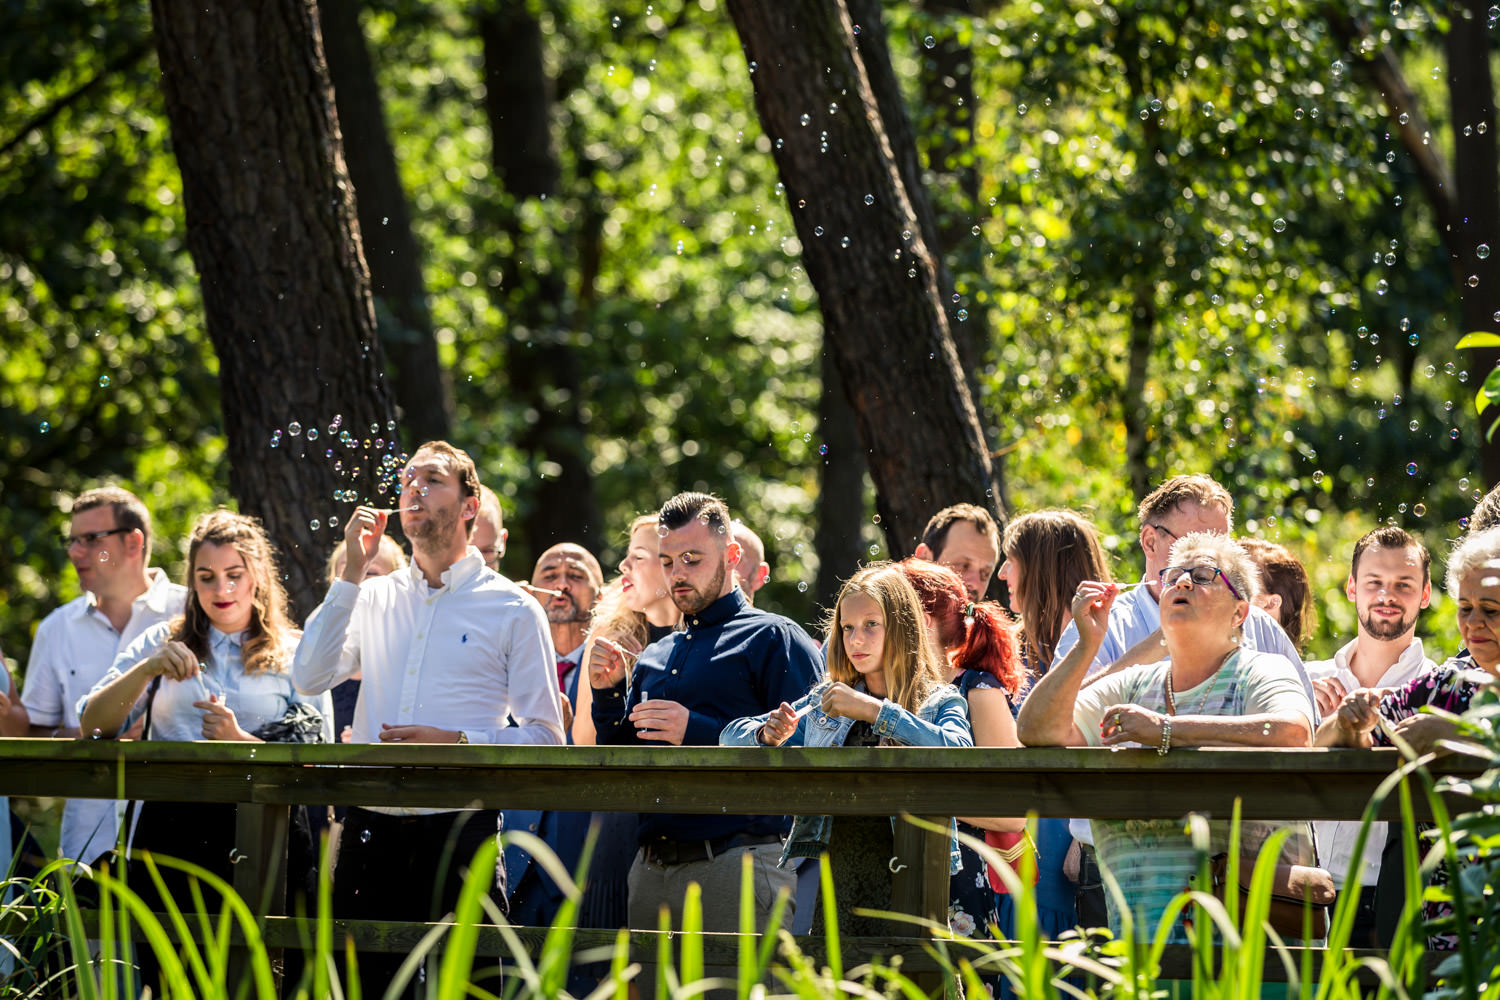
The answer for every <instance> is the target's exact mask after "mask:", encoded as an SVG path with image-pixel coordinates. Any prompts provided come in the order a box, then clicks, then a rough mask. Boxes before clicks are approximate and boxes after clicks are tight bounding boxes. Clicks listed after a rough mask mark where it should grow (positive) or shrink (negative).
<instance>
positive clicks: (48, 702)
mask: <svg viewBox="0 0 1500 1000" xmlns="http://www.w3.org/2000/svg"><path fill="white" fill-rule="evenodd" d="M62 544H63V546H64V548H65V549H66V550H67V555H68V561H69V562H71V563H72V564H73V569H74V570H75V571H76V572H77V574H78V583H79V586H81V587H82V588H83V595H82V596H80V597H77V598H75V599H73V600H71V601H69V602H68V603H67V604H64V605H63V606H62V607H60V608H58V609H56V610H55V611H53V612H52V613H51V614H49V615H48V616H47V617H46V618H43V619H42V623H41V624H40V625H39V626H37V630H36V639H35V641H33V642H32V645H31V656H30V658H29V659H28V660H27V662H26V686H25V689H24V690H23V691H22V693H21V704H22V705H23V706H25V708H26V714H27V716H28V717H29V718H30V729H29V730H28V735H30V736H42V737H48V736H61V737H76V736H78V735H79V731H78V709H77V705H78V700H79V699H80V698H82V697H83V696H85V695H87V694H88V693H89V691H90V690H91V689H92V688H93V686H94V685H95V684H97V683H98V682H99V681H100V679H102V678H103V677H104V674H105V672H106V671H107V670H109V667H110V664H112V663H113V662H114V660H115V656H116V655H117V654H118V653H119V652H120V651H121V650H122V649H124V648H125V647H126V646H127V645H129V644H130V642H131V640H133V639H134V638H135V637H136V636H138V635H140V634H141V633H142V632H144V631H145V630H146V629H148V628H150V627H151V626H152V625H155V624H156V623H158V622H164V621H167V620H169V619H171V618H174V617H176V616H177V615H179V614H181V613H182V605H183V601H184V600H185V599H186V597H187V590H186V589H185V588H183V587H182V586H181V585H179V584H175V583H172V582H171V581H170V580H168V579H167V575H166V574H165V573H164V572H162V571H161V570H159V569H155V568H153V567H152V566H151V565H150V562H151V515H150V514H149V513H148V512H147V510H146V506H145V504H143V503H141V501H140V499H139V498H137V497H136V496H135V494H133V493H130V492H129V491H127V490H123V489H120V488H119V487H117V486H105V487H101V488H99V489H93V490H89V491H88V492H86V493H84V494H82V495H81V496H79V497H78V499H76V500H74V501H73V510H72V518H71V520H70V522H69V524H68V531H67V534H66V535H65V536H64V537H63V538H62ZM118 808H119V807H118V806H117V804H116V803H114V802H110V801H107V800H104V799H69V800H68V801H67V803H66V804H65V805H64V806H63V819H62V855H63V857H65V858H70V859H72V860H74V861H82V862H86V863H93V862H94V861H96V860H97V859H98V858H99V857H100V855H102V854H104V853H105V852H106V851H108V850H109V849H110V848H112V847H113V846H114V844H115V837H116V833H117V830H118V823H119V819H118Z"/></svg>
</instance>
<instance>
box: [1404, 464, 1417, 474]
mask: <svg viewBox="0 0 1500 1000" xmlns="http://www.w3.org/2000/svg"><path fill="white" fill-rule="evenodd" d="M1406 474H1407V475H1408V476H1415V475H1416V474H1417V463H1416V462H1407V463H1406Z"/></svg>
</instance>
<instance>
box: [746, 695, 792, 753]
mask: <svg viewBox="0 0 1500 1000" xmlns="http://www.w3.org/2000/svg"><path fill="white" fill-rule="evenodd" d="M796 731H797V710H796V709H795V708H793V707H792V706H790V705H788V704H787V703H786V702H782V703H781V704H780V705H779V706H778V707H777V709H776V711H774V712H772V713H771V714H770V715H768V716H767V717H766V721H765V722H764V723H763V724H762V725H761V727H760V732H759V733H758V734H757V736H756V738H757V739H759V740H760V742H761V743H762V744H763V745H765V746H768V747H779V746H781V744H783V743H785V742H786V741H787V740H789V739H791V738H792V734H793V733H795V732H796Z"/></svg>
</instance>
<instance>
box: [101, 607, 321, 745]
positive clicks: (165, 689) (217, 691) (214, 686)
mask: <svg viewBox="0 0 1500 1000" xmlns="http://www.w3.org/2000/svg"><path fill="white" fill-rule="evenodd" d="M171 633H172V626H171V623H170V622H162V623H161V624H159V625H153V626H152V627H151V628H149V629H147V630H146V631H144V632H142V633H141V634H140V636H139V637H137V638H136V639H135V641H133V642H132V643H131V644H130V645H128V646H126V647H125V649H124V650H123V651H122V652H121V653H120V655H119V656H118V657H116V658H115V662H114V665H113V666H111V667H110V668H109V672H108V673H106V674H105V675H104V677H103V679H101V680H100V681H99V683H98V684H96V685H94V689H93V690H92V691H90V692H89V693H88V694H87V695H85V696H84V697H83V698H82V699H80V700H79V702H78V711H79V712H80V713H81V712H82V711H83V709H84V706H85V705H87V704H88V700H89V699H90V698H92V697H94V695H95V694H97V693H98V692H99V691H100V690H102V689H103V688H104V687H106V686H107V685H109V684H111V683H113V682H114V680H115V679H116V678H118V677H120V676H121V675H123V674H124V673H125V672H126V671H128V670H129V669H130V668H131V667H133V666H135V665H136V664H137V663H139V662H141V661H142V660H144V659H145V658H146V657H148V656H150V655H151V654H152V653H155V652H156V651H157V650H158V649H160V648H161V647H162V646H164V645H166V643H167V640H168V639H169V638H170V637H171ZM243 640H244V633H243V632H239V633H236V634H234V635H225V634H224V633H223V632H220V631H219V630H218V629H216V628H212V627H210V628H209V630H208V657H207V658H206V659H205V660H204V662H203V665H202V667H203V669H202V670H201V671H200V672H199V673H198V675H197V676H196V677H190V678H188V679H187V680H185V681H179V680H173V679H170V678H166V677H164V678H162V682H161V687H160V688H159V689H158V690H157V692H156V700H155V702H154V703H153V704H152V708H151V732H150V733H148V734H147V738H148V739H152V740H179V741H191V740H201V739H203V710H202V709H201V708H194V707H193V702H195V701H207V700H208V696H209V695H210V694H214V695H218V696H219V698H220V700H221V701H223V702H224V703H225V704H226V705H228V706H229V708H230V710H231V711H233V712H234V715H235V719H236V720H237V721H238V722H239V726H240V728H241V729H243V730H244V731H245V732H247V733H251V732H254V731H255V730H257V729H259V728H260V727H261V726H264V725H265V724H266V723H268V722H276V721H278V720H280V719H281V718H282V716H284V715H285V714H286V711H287V707H288V706H289V705H291V704H292V703H294V702H296V703H301V704H306V705H311V706H312V707H313V708H314V709H316V710H317V711H318V712H319V713H320V714H321V715H322V716H323V739H324V742H327V743H332V742H333V741H334V740H333V700H332V698H331V697H330V696H329V695H328V694H327V693H324V694H321V695H314V696H309V695H303V694H298V693H297V690H296V689H295V688H293V687H292V674H291V665H292V654H293V653H294V652H295V651H296V647H297V636H294V635H293V636H287V637H286V642H287V647H288V648H287V655H286V661H285V662H286V670H285V671H284V672H281V673H277V672H275V671H264V672H262V673H259V674H254V675H250V674H247V673H245V661H244V658H243V656H242V654H241V651H240V644H241V643H242V642H243ZM145 712H146V698H145V696H144V695H142V697H141V698H140V699H139V700H138V701H137V702H136V703H135V704H134V705H133V706H131V709H130V714H129V715H128V716H127V717H126V719H125V722H124V724H123V725H122V726H121V727H120V732H124V731H126V730H127V729H129V728H130V727H131V726H133V725H135V723H136V722H137V720H139V719H140V718H141V716H143V715H144V714H145ZM107 735H111V736H113V735H118V734H117V733H111V734H107Z"/></svg>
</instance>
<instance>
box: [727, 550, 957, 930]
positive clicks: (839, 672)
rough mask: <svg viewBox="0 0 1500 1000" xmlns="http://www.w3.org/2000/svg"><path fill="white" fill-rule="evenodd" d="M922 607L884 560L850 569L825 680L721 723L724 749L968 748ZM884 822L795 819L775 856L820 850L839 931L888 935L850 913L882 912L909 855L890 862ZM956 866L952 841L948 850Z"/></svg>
mask: <svg viewBox="0 0 1500 1000" xmlns="http://www.w3.org/2000/svg"><path fill="white" fill-rule="evenodd" d="M922 615H923V611H922V603H921V601H920V600H919V599H918V597H917V592H916V590H915V589H913V587H912V585H911V583H910V581H908V580H907V578H906V575H905V574H904V573H903V572H902V571H901V568H900V567H899V566H897V565H896V564H894V563H890V562H881V563H876V564H874V565H872V566H867V567H866V568H864V569H862V570H860V571H859V572H858V573H856V574H854V576H852V577H850V578H849V580H848V581H847V582H846V583H845V584H844V587H843V590H842V591H841V592H840V593H839V598H838V602H837V604H836V605H835V607H834V611H833V615H832V617H831V619H830V621H829V623H828V634H827V642H826V645H825V649H826V651H827V654H828V676H827V679H826V680H825V681H823V682H821V683H819V684H817V685H815V686H814V687H813V688H812V690H810V691H809V692H808V693H807V694H805V695H803V696H802V697H801V698H799V699H797V701H796V702H794V703H790V704H789V703H786V702H783V703H782V704H781V705H780V706H778V707H777V708H776V709H775V710H774V711H771V712H768V713H766V714H764V715H757V716H751V717H749V718H743V719H736V720H735V721H734V722H731V723H730V724H729V725H727V726H725V727H724V731H723V733H722V734H721V735H720V737H719V742H720V744H722V745H725V746H768V747H779V746H804V747H836V746H844V747H852V746H863V747H892V746H927V747H943V746H946V747H972V746H973V745H974V738H973V734H972V732H971V731H970V729H969V714H968V706H967V703H966V702H965V701H964V697H963V695H961V694H959V693H958V689H957V688H955V687H953V686H952V685H951V684H949V683H947V673H948V671H947V668H946V666H945V665H944V664H943V663H942V661H941V660H940V658H939V657H938V654H937V651H936V647H935V645H934V644H933V643H931V642H930V641H928V638H927V636H926V634H925V631H924V628H923V617H922ZM894 842H895V841H894V820H893V819H892V818H889V817H885V816H876V817H853V816H850V817H840V818H839V820H838V822H837V824H835V823H834V821H833V818H832V817H829V816H798V817H796V818H795V820H794V821H793V823H792V832H791V835H790V836H789V837H788V838H787V842H786V846H785V848H784V850H783V852H782V859H781V864H782V865H783V866H786V865H787V864H789V863H790V861H791V859H793V858H799V857H818V856H819V855H820V854H822V853H823V852H825V851H826V852H827V853H828V854H829V858H830V865H831V868H832V874H833V885H834V895H835V900H836V910H837V913H838V925H839V932H840V933H841V934H888V933H893V932H894V931H893V929H892V928H891V927H890V926H889V925H886V924H885V923H884V922H883V921H881V920H879V919H878V918H872V917H867V916H864V915H856V914H855V913H854V910H855V909H856V908H866V909H872V910H889V909H890V908H891V907H890V891H891V875H892V874H893V873H894V872H895V871H897V870H899V868H900V866H902V865H903V864H904V865H908V866H911V865H917V864H919V863H920V861H919V859H915V858H906V859H903V858H900V857H898V856H897V854H896V851H895V846H894ZM953 857H954V859H955V860H956V859H957V857H958V854H957V844H956V842H955V843H954V844H953Z"/></svg>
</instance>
